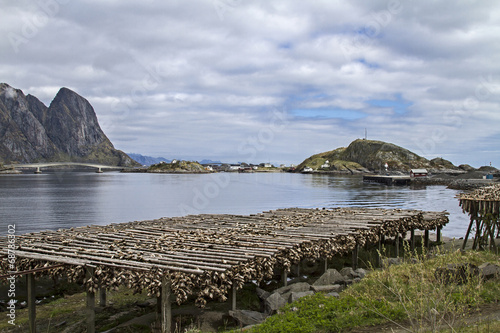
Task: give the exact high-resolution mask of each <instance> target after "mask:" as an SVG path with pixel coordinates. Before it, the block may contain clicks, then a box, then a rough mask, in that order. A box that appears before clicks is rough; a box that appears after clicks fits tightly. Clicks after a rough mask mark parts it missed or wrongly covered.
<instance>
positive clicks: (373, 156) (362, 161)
mask: <svg viewBox="0 0 500 333" xmlns="http://www.w3.org/2000/svg"><path fill="white" fill-rule="evenodd" d="M326 161H328V164H326ZM385 163H387V164H388V166H389V167H388V170H389V171H404V172H406V171H409V170H410V169H418V168H426V169H429V170H431V171H433V172H440V171H441V172H443V171H450V170H453V171H456V170H459V168H458V167H456V166H454V165H453V163H451V162H450V161H447V160H445V159H442V158H435V159H432V160H430V161H429V160H428V159H426V158H424V157H421V156H419V155H417V154H415V153H413V152H411V151H409V150H408V149H405V148H402V147H400V146H397V145H395V144H392V143H387V142H383V141H375V140H363V139H358V140H355V141H353V142H351V143H350V144H349V146H348V147H342V148H337V149H335V150H332V151H328V152H324V153H319V154H316V155H313V156H311V157H309V158H307V159H305V160H304V161H303V162H302V163H301V164H299V165H298V166H297V168H296V169H297V170H299V171H301V170H302V169H304V168H305V167H306V166H307V167H310V168H312V169H313V170H318V169H319V170H324V171H347V172H364V171H375V172H380V171H383V170H385V168H384V165H385ZM322 166H323V168H322Z"/></svg>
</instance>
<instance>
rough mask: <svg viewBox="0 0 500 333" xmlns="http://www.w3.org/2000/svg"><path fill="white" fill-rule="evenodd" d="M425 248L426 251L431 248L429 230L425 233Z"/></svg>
mask: <svg viewBox="0 0 500 333" xmlns="http://www.w3.org/2000/svg"><path fill="white" fill-rule="evenodd" d="M424 246H425V248H426V249H428V248H429V246H430V242H429V230H428V229H425V231H424Z"/></svg>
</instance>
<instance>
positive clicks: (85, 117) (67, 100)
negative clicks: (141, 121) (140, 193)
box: [0, 83, 137, 166]
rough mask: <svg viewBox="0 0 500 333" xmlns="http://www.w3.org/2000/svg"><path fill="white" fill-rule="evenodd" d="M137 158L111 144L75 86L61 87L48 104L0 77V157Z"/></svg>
mask: <svg viewBox="0 0 500 333" xmlns="http://www.w3.org/2000/svg"><path fill="white" fill-rule="evenodd" d="M2 161H5V162H21V163H30V162H34V161H60V162H62V161H72V162H96V163H102V164H109V165H120V166H131V165H136V164H137V163H136V162H135V161H133V160H132V159H131V158H130V157H128V156H127V155H126V154H125V153H123V152H121V151H119V150H116V149H115V148H114V147H113V144H112V143H111V141H110V140H109V139H108V137H107V136H106V135H105V134H104V132H103V131H102V129H101V127H100V126H99V122H98V120H97V116H96V113H95V111H94V108H93V107H92V105H90V103H89V102H88V101H87V100H86V99H85V98H83V97H82V96H80V95H78V94H77V93H76V92H74V91H72V90H70V89H68V88H61V89H60V90H59V92H58V93H57V95H56V96H55V98H54V100H53V101H52V102H51V103H50V106H49V107H47V106H46V105H45V104H43V103H42V102H41V101H40V100H39V99H38V98H36V97H35V96H32V95H28V96H25V95H24V93H23V92H22V91H21V90H19V89H14V88H12V87H11V86H9V85H8V84H6V83H0V162H2Z"/></svg>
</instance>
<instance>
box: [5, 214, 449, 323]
mask: <svg viewBox="0 0 500 333" xmlns="http://www.w3.org/2000/svg"><path fill="white" fill-rule="evenodd" d="M447 214H448V213H446V212H422V211H418V210H403V209H391V210H388V209H364V208H334V209H300V208H288V209H278V210H273V211H268V212H263V213H259V214H254V215H215V214H214V215H206V214H201V215H190V216H185V217H172V218H161V219H157V220H150V221H136V222H129V223H121V224H111V225H107V226H98V225H91V226H86V227H79V228H71V229H60V230H57V231H42V232H37V233H30V234H24V235H20V236H18V237H16V246H15V257H16V269H17V271H22V272H23V273H28V287H30V286H31V288H34V287H33V286H34V276H37V277H38V276H41V275H50V276H52V277H57V276H65V277H67V278H68V279H69V280H70V281H83V283H84V285H85V287H86V290H87V311H88V321H87V331H88V332H94V330H95V327H94V325H95V324H94V319H95V312H94V307H95V293H96V292H97V291H100V298H101V303H102V302H103V301H104V302H105V290H106V289H109V288H116V287H118V286H120V285H126V286H128V287H129V288H132V289H134V291H137V292H141V291H142V290H144V289H147V290H148V292H149V293H150V294H151V295H156V296H157V297H159V300H160V299H161V318H162V332H170V330H171V325H172V324H171V323H172V318H171V303H172V302H173V301H176V302H177V303H179V304H181V303H183V302H185V301H186V300H187V299H188V296H189V295H195V296H196V304H197V305H198V306H201V307H203V306H204V305H205V304H206V302H207V299H217V300H220V301H225V300H226V299H227V298H228V295H229V294H232V296H231V297H232V307H233V309H234V308H235V307H236V290H237V289H240V288H242V287H243V285H244V283H246V282H249V281H255V280H257V281H262V280H264V279H269V278H272V276H273V272H274V270H275V268H279V269H282V272H283V274H284V276H286V272H288V271H289V270H290V267H291V265H292V264H293V263H299V262H300V261H301V260H302V259H306V258H307V259H325V260H328V258H332V257H334V256H336V255H344V254H348V253H350V252H351V251H352V253H353V261H354V259H356V260H357V249H358V247H359V246H364V245H366V244H376V243H377V242H380V240H381V239H382V238H383V237H397V238H399V237H400V236H402V235H403V234H405V233H406V232H408V231H410V232H411V236H412V239H411V244H412V247H413V244H414V237H413V236H414V230H425V235H426V236H425V237H426V244H428V236H429V233H428V232H429V230H432V229H437V230H438V233H437V235H438V241H439V240H440V230H441V228H442V227H443V226H444V225H445V224H446V223H448V217H447ZM0 246H1V249H4V250H3V252H0V255H3V256H4V258H6V257H7V251H6V250H5V249H7V239H6V238H1V239H0ZM354 254H356V258H354V257H355V255H354ZM6 262H7V260H2V261H1V264H0V265H1V268H2V270H3V271H5V272H6V271H7V270H8V265H7V264H6ZM61 264H62V265H61ZM44 267H46V269H45V270H44V269H43V268H44ZM284 282H285V283H286V278H285V279H284ZM31 297H32V298H33V299H32V300H31V303H30V301H28V304H34V294H33V293H32V294H31ZM33 307H34V305H33ZM32 312H33V315H32V318H30V327H33V330H32V331H33V332H34V331H35V329H34V327H35V322H34V317H35V314H34V313H35V312H34V310H33V311H32ZM30 314H31V311H30Z"/></svg>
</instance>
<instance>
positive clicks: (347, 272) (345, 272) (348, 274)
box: [339, 267, 358, 279]
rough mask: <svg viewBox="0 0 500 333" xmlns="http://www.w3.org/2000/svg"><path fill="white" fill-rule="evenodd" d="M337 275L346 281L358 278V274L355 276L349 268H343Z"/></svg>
mask: <svg viewBox="0 0 500 333" xmlns="http://www.w3.org/2000/svg"><path fill="white" fill-rule="evenodd" d="M339 273H340V274H342V275H343V276H344V277H346V278H347V279H354V278H355V277H358V274H356V273H355V272H354V270H353V269H352V268H351V267H344V268H342V269H341V270H340V272H339Z"/></svg>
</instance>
